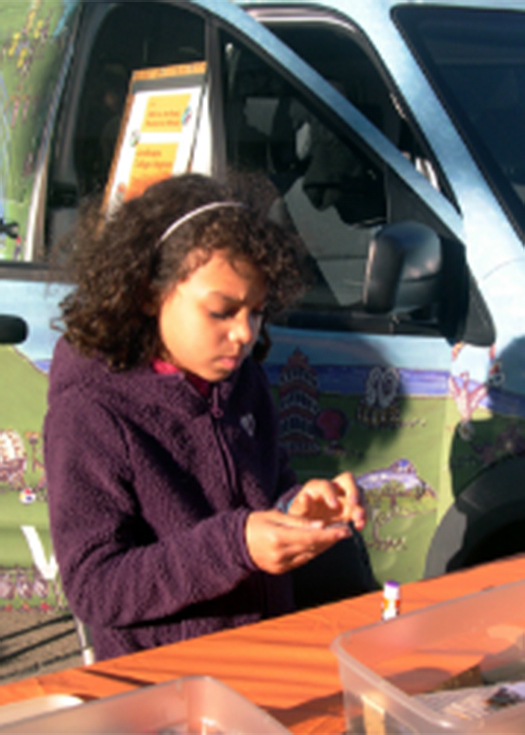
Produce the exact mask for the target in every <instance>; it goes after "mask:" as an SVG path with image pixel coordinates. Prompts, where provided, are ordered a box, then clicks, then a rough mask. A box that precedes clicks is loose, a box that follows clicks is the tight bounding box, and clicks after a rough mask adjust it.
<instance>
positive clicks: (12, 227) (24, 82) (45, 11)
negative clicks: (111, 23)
mask: <svg viewBox="0 0 525 735" xmlns="http://www.w3.org/2000/svg"><path fill="white" fill-rule="evenodd" d="M78 6H79V2H78V0H58V1H57V2H55V3H49V2H43V1H42V0H17V2H12V3H6V2H3V3H0V54H1V65H0V259H5V260H23V259H24V255H25V253H24V247H25V234H26V222H27V218H28V211H29V205H30V198H31V192H32V186H33V181H34V177H35V174H36V172H37V170H38V168H39V166H40V161H39V151H40V150H41V144H42V141H43V138H44V137H45V136H46V135H47V134H48V132H49V131H48V121H49V119H50V118H51V117H52V113H53V109H54V106H55V105H56V104H57V103H58V91H59V88H60V85H61V81H62V80H63V77H64V74H65V71H66V69H67V64H68V58H69V57H68V42H69V39H70V33H71V30H72V28H73V25H74V22H75V18H76V14H77V13H76V11H77V8H78Z"/></svg>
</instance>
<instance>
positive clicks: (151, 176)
mask: <svg viewBox="0 0 525 735" xmlns="http://www.w3.org/2000/svg"><path fill="white" fill-rule="evenodd" d="M176 155H177V143H139V145H137V146H136V147H135V154H134V156H133V164H132V166H131V175H130V178H129V183H128V186H127V189H126V196H125V198H126V199H133V198H134V197H136V196H140V195H141V194H142V192H143V191H144V190H145V189H147V188H148V186H150V185H151V184H154V183H155V182H156V181H160V180H161V179H166V178H167V177H168V176H171V175H172V173H173V164H174V162H175V157H176Z"/></svg>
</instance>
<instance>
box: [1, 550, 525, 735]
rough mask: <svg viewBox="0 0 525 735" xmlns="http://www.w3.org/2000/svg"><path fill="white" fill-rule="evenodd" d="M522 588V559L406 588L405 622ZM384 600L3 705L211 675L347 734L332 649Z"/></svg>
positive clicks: (21, 685) (153, 658) (108, 668)
mask: <svg viewBox="0 0 525 735" xmlns="http://www.w3.org/2000/svg"><path fill="white" fill-rule="evenodd" d="M519 579H525V555H520V556H516V557H512V558H509V559H505V560H500V561H497V562H493V563H490V564H485V565H482V566H479V567H474V568H473V569H470V570H465V571H460V572H455V573H453V574H448V575H445V576H443V577H436V578H435V579H431V580H425V581H421V582H414V583H411V584H407V585H404V586H403V588H402V613H403V612H409V611H413V610H417V609H419V608H422V607H425V606H427V605H432V604H434V603H437V602H441V601H443V600H447V599H451V598H454V597H458V596H461V595H465V594H470V593H473V592H477V591H479V590H482V589H486V588H488V587H493V586H496V585H500V584H506V583H508V582H514V581H517V580H519ZM380 600H381V593H380V592H378V593H372V594H368V595H363V596H361V597H358V598H353V599H349V600H345V601H343V602H338V603H334V604H331V605H325V606H322V607H318V608H315V609H312V610H305V611H301V612H299V613H295V614H293V615H286V616H284V617H281V618H276V619H273V620H268V621H265V622H262V623H257V624H255V625H249V626H246V627H243V628H238V629H236V630H232V631H224V632H221V633H215V634H213V635H209V636H204V637H202V638H196V639H193V640H190V641H184V642H182V643H176V644H173V645H169V646H164V647H162V648H157V649H153V650H150V651H144V652H142V653H137V654H133V655H130V656H122V657H120V658H115V659H111V660H109V661H103V662H100V663H96V664H93V665H92V666H85V667H80V668H75V669H66V670H64V671H61V672H58V673H54V674H47V675H45V676H35V677H32V678H28V679H24V680H22V681H19V682H15V683H12V684H6V685H4V686H0V705H2V704H8V703H10V702H15V701H19V700H22V699H27V698H31V697H37V696H42V695H45V694H72V695H75V696H79V697H82V698H83V699H85V700H89V699H93V698H99V697H106V696H110V695H113V694H117V693H120V692H124V691H129V690H131V689H134V688H135V687H138V686H144V685H148V684H157V683H160V682H163V681H168V680H170V679H174V678H177V677H180V676H186V675H191V674H196V675H203V674H207V675H210V676H213V677H216V678H217V679H220V680H221V681H223V682H224V683H225V684H227V685H228V686H230V687H232V688H233V689H235V690H236V691H237V692H239V694H241V695H243V696H245V697H247V698H248V699H249V700H251V701H252V702H254V703H255V704H257V705H258V706H260V707H262V708H263V709H265V710H267V711H268V712H269V713H270V714H271V715H273V716H274V717H275V718H276V719H277V720H279V721H280V722H282V724H283V725H284V726H285V727H287V728H289V729H290V730H291V731H292V732H293V733H341V732H343V731H344V718H343V712H342V695H341V686H340V683H339V675H338V668H337V660H336V658H335V656H334V655H333V653H332V652H331V651H330V648H329V645H330V643H331V641H332V640H333V639H334V638H335V636H336V635H337V634H338V633H340V632H342V631H345V630H349V629H351V628H358V627H361V626H363V625H369V624H371V623H374V622H376V621H377V620H379V618H380Z"/></svg>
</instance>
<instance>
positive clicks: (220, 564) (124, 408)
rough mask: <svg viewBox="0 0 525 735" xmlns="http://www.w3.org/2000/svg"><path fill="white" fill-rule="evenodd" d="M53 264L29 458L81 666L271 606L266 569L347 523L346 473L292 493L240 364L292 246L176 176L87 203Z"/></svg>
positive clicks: (293, 559) (248, 373)
mask: <svg viewBox="0 0 525 735" xmlns="http://www.w3.org/2000/svg"><path fill="white" fill-rule="evenodd" d="M98 211H99V210H98ZM72 252H73V267H74V277H75V282H76V288H75V290H74V291H72V293H71V294H70V295H69V296H68V297H67V298H66V299H65V301H64V302H63V304H62V320H63V323H64V325H65V332H64V335H63V337H61V338H60V340H59V342H58V344H57V347H56V350H55V354H54V358H53V363H52V367H51V373H50V388H49V410H48V413H47V416H46V421H45V461H46V469H47V476H48V488H49V504H50V519H51V532H52V539H53V544H54V548H55V552H56V555H57V558H58V562H59V567H60V572H61V577H62V583H63V586H64V590H65V593H66V596H67V598H68V601H69V603H70V606H71V608H72V610H73V612H74V613H75V614H76V615H77V616H78V617H79V618H80V620H82V621H84V622H85V623H86V624H88V625H89V626H90V628H91V633H92V638H93V644H94V648H95V653H96V657H97V658H98V659H103V658H108V657H113V656H117V655H121V654H126V653H130V652H133V651H138V650H140V649H145V648H150V647H153V646H158V645H162V644H166V643H170V642H174V641H178V640H181V639H185V638H190V637H193V636H197V635H201V634H204V633H210V632H212V631H216V630H220V629H222V628H228V627H233V626H238V625H241V624H244V623H249V622H253V621H256V620H259V619H261V618H264V617H268V616H272V615H278V614H281V613H285V612H288V611H291V610H292V609H293V601H292V596H291V586H290V580H289V575H287V574H285V573H286V572H288V571H289V570H292V569H294V568H296V567H297V566H299V565H301V564H304V563H305V562H307V561H309V560H310V559H312V558H314V557H315V556H317V555H318V554H320V553H321V552H322V551H324V550H326V549H328V548H329V547H330V546H332V545H333V544H335V543H336V542H337V541H339V540H340V539H342V538H345V537H347V536H348V535H349V534H350V530H349V527H348V522H350V521H352V522H353V524H354V526H355V528H357V529H361V528H362V527H363V525H364V522H365V515H364V509H363V507H362V506H361V504H360V500H359V493H358V490H357V488H356V486H355V484H354V481H353V478H352V476H351V475H350V474H349V473H345V474H342V475H340V476H339V477H337V478H335V480H333V481H328V480H311V481H309V482H307V483H306V484H305V485H304V486H303V487H301V486H300V485H298V484H297V481H296V479H295V476H294V474H293V472H292V471H291V469H290V468H289V467H288V465H287V463H286V461H285V458H284V456H283V454H282V452H281V450H279V448H278V442H277V422H276V414H275V409H274V405H273V402H272V397H271V395H270V392H269V388H268V385H267V382H266V379H265V374H264V372H263V369H262V367H261V366H260V365H259V364H258V363H257V361H256V359H255V358H256V357H257V355H258V353H259V352H261V351H264V349H263V348H264V346H265V344H264V343H265V340H264V339H261V337H262V336H263V334H262V333H263V331H264V330H263V329H262V326H263V321H264V319H265V317H266V315H271V314H272V313H274V312H275V311H276V310H277V309H279V308H282V307H283V306H285V305H286V304H287V303H288V302H289V301H290V299H291V298H293V297H294V296H295V295H296V294H297V293H298V292H299V290H300V287H301V281H302V277H301V267H300V258H299V254H298V249H297V248H296V246H295V244H294V243H293V242H292V241H291V239H290V237H289V235H287V234H286V233H285V231H284V230H283V229H281V228H280V227H279V226H278V225H277V224H274V223H272V222H270V221H268V220H265V219H264V218H262V217H261V216H259V215H258V214H257V212H256V211H255V210H254V208H253V207H252V206H251V205H249V204H248V203H246V202H241V201H240V200H239V199H238V198H232V196H231V195H230V194H229V192H228V191H227V190H226V188H225V187H223V186H222V185H220V184H219V183H217V182H215V181H214V180H212V179H209V178H207V177H204V176H200V175H196V174H188V175H184V176H180V177H174V178H171V179H168V180H165V181H162V182H160V183H158V184H155V185H153V186H151V187H150V188H149V189H148V190H147V191H146V192H145V193H144V194H143V195H142V196H141V197H138V198H136V199H134V200H131V201H129V202H127V203H125V204H123V205H122V206H121V207H120V208H119V209H118V211H117V212H116V213H115V214H114V215H113V216H112V217H111V218H110V219H108V220H107V221H105V220H104V219H103V218H102V217H101V216H100V215H97V214H94V213H93V211H92V213H91V216H90V217H88V218H86V219H85V220H84V221H83V222H82V224H81V226H80V228H79V230H78V233H77V236H76V238H75V239H74V248H73V251H72ZM252 352H253V356H252V355H251V353H252Z"/></svg>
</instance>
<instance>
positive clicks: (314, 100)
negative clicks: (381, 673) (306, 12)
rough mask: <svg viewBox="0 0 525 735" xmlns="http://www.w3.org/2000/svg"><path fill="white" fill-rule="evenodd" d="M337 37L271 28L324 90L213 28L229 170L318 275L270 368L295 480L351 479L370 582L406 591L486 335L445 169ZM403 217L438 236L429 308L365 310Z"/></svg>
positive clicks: (358, 44)
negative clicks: (254, 179) (466, 350)
mask: <svg viewBox="0 0 525 735" xmlns="http://www.w3.org/2000/svg"><path fill="white" fill-rule="evenodd" d="M290 13H291V15H292V16H293V11H290ZM259 15H261V13H259ZM262 15H264V13H262ZM285 16H286V13H283V14H282V15H280V17H281V20H282V17H285ZM341 28H342V24H341V23H338V24H323V23H322V22H321V21H319V20H318V21H317V22H310V23H305V24H304V25H303V26H301V24H300V23H297V22H294V21H293V20H290V21H289V22H288V23H284V22H282V23H281V24H280V25H279V27H277V26H276V27H275V28H274V27H272V30H274V31H275V32H276V33H278V34H279V35H280V36H281V37H282V38H283V39H285V40H286V42H287V43H288V44H289V45H290V46H293V47H294V48H297V50H299V51H300V52H301V54H302V55H303V56H304V57H305V58H307V59H308V61H309V62H311V64H312V65H313V66H314V67H316V68H318V69H319V71H321V72H322V74H323V76H324V77H325V79H326V80H329V85H328V84H327V83H326V82H325V81H323V80H321V79H320V78H318V77H316V76H315V75H314V74H313V73H312V67H308V68H305V67H304V66H302V65H301V64H300V63H299V62H298V60H297V59H296V58H295V59H294V58H293V57H292V56H291V55H289V54H288V53H287V51H285V50H283V49H279V53H277V52H276V50H275V45H274V48H273V51H274V57H273V58H269V57H268V54H267V53H265V52H264V51H262V50H261V49H260V48H259V49H258V48H256V47H255V45H254V44H253V42H252V43H250V42H246V41H244V40H242V39H240V38H239V37H238V36H236V35H235V34H233V33H228V32H226V31H224V32H221V33H220V41H219V48H220V50H221V70H222V90H223V109H224V129H225V135H226V159H227V163H228V165H230V166H232V167H234V168H241V169H245V170H246V169H247V170H251V171H254V172H255V171H260V170H261V169H262V170H264V171H266V172H267V173H268V174H269V177H270V179H271V181H272V183H273V185H274V187H275V191H276V199H275V203H274V211H273V215H274V216H276V217H281V218H282V219H283V220H284V221H287V222H291V223H292V224H293V226H294V227H295V229H296V230H297V231H298V232H299V234H300V235H301V236H302V238H303V240H304V242H305V244H306V248H307V250H308V255H309V259H310V262H311V266H312V273H313V281H314V285H313V288H311V289H310V291H309V292H308V293H307V295H306V297H305V298H304V299H303V301H302V302H301V304H300V305H299V308H297V309H295V310H293V311H292V312H291V313H289V314H287V315H286V316H284V317H283V318H282V320H281V322H280V323H279V324H275V325H274V329H273V331H272V339H273V348H272V351H271V353H270V355H269V358H268V361H267V372H268V375H269V377H270V381H271V384H272V386H273V390H274V393H275V398H276V400H277V402H278V406H279V414H280V423H281V435H282V441H283V444H284V445H285V446H286V447H287V449H288V451H289V452H290V454H291V455H292V458H293V462H294V465H295V468H296V470H297V471H298V474H299V476H300V478H301V479H304V480H306V478H308V477H310V476H312V475H314V476H327V477H332V476H334V475H335V474H337V473H338V472H341V471H343V470H351V471H352V472H354V474H355V475H356V476H357V478H358V481H359V482H360V484H361V486H362V487H363V488H364V490H365V493H366V500H367V504H368V509H369V518H370V522H369V524H368V526H367V528H366V529H365V532H364V538H365V540H366V543H367V546H368V550H369V552H370V556H371V559H372V563H373V570H374V573H375V575H376V578H377V579H378V580H379V581H384V580H385V579H387V578H391V577H393V578H395V579H398V580H400V581H407V580H410V579H415V578H418V577H421V576H422V574H423V571H424V563H425V557H426V553H427V549H428V546H429V543H430V541H431V539H432V536H433V534H434V531H435V528H436V521H437V506H438V498H439V496H440V494H441V493H442V492H443V490H444V485H445V486H446V484H447V483H448V482H449V475H448V472H447V463H448V453H449V447H450V441H451V438H452V428H451V426H450V418H449V411H450V410H451V402H450V400H449V388H448V385H449V373H450V365H451V362H452V359H453V349H452V345H453V344H454V343H455V342H458V341H460V340H461V341H467V342H470V343H473V344H478V345H484V346H487V347H488V346H489V345H490V344H492V341H493V340H494V332H493V329H492V322H491V319H490V315H488V312H487V309H486V306H485V304H484V302H483V300H482V298H481V296H480V294H479V292H478V290H477V287H476V285H475V283H474V281H473V279H472V278H471V276H470V273H469V270H468V267H467V264H466V262H465V251H464V247H463V245H462V243H461V242H460V240H459V239H458V233H459V232H460V231H461V225H460V219H459V217H458V216H457V213H456V212H455V211H454V209H453V197H452V195H451V190H450V187H448V184H447V181H446V180H445V179H444V177H443V176H442V174H441V171H440V168H439V165H438V163H437V162H436V161H435V160H434V159H433V156H432V153H431V150H430V148H429V147H428V146H426V145H425V141H424V140H423V139H422V138H421V136H420V135H419V134H418V132H417V129H416V128H415V126H412V125H411V121H410V117H409V116H407V115H405V114H404V113H403V108H402V100H400V99H399V98H397V97H396V95H395V90H393V89H390V88H389V86H388V85H387V83H386V82H385V81H384V79H385V76H384V74H382V73H381V70H380V68H379V67H378V65H377V62H376V61H375V60H374V58H373V55H372V54H371V53H370V52H367V50H366V44H365V42H364V41H363V40H361V41H360V40H359V34H358V32H357V30H356V29H355V28H350V27H349V28H348V29H347V31H346V32H345V31H344V30H342V29H341ZM268 45H269V44H267V45H266V48H268ZM343 58H344V60H345V63H342V59H343ZM279 61H281V64H279ZM345 98H346V100H350V101H351V102H353V103H354V104H355V107H350V106H349V105H346V107H345V101H346V100H345ZM357 107H358V108H359V109H360V110H361V114H359V112H358V111H356V108H357ZM338 113H339V114H338ZM345 116H346V120H345V119H344V118H345ZM436 201H438V207H436V208H434V207H432V206H431V204H433V202H436ZM436 209H437V211H438V212H439V214H437V213H436ZM441 212H445V213H447V215H446V218H445V219H443V218H442V217H441ZM404 220H412V221H414V220H415V221H417V222H419V223H422V224H424V225H427V226H428V227H430V228H431V229H432V230H434V231H435V232H436V233H438V235H439V237H440V238H441V245H442V258H443V264H442V280H441V283H440V287H439V290H438V295H437V297H436V298H435V299H434V300H433V302H432V303H428V304H426V305H425V306H424V308H412V309H406V310H401V311H398V312H390V313H386V314H370V313H368V312H367V310H366V308H365V307H364V304H363V287H364V283H365V277H366V269H367V263H368V255H369V246H370V243H371V242H372V240H373V239H374V238H375V237H376V236H377V235H378V233H379V232H380V231H381V229H382V228H383V227H384V226H385V225H388V224H392V223H396V222H401V221H404ZM445 296H446V298H445ZM319 584H321V581H319Z"/></svg>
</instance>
